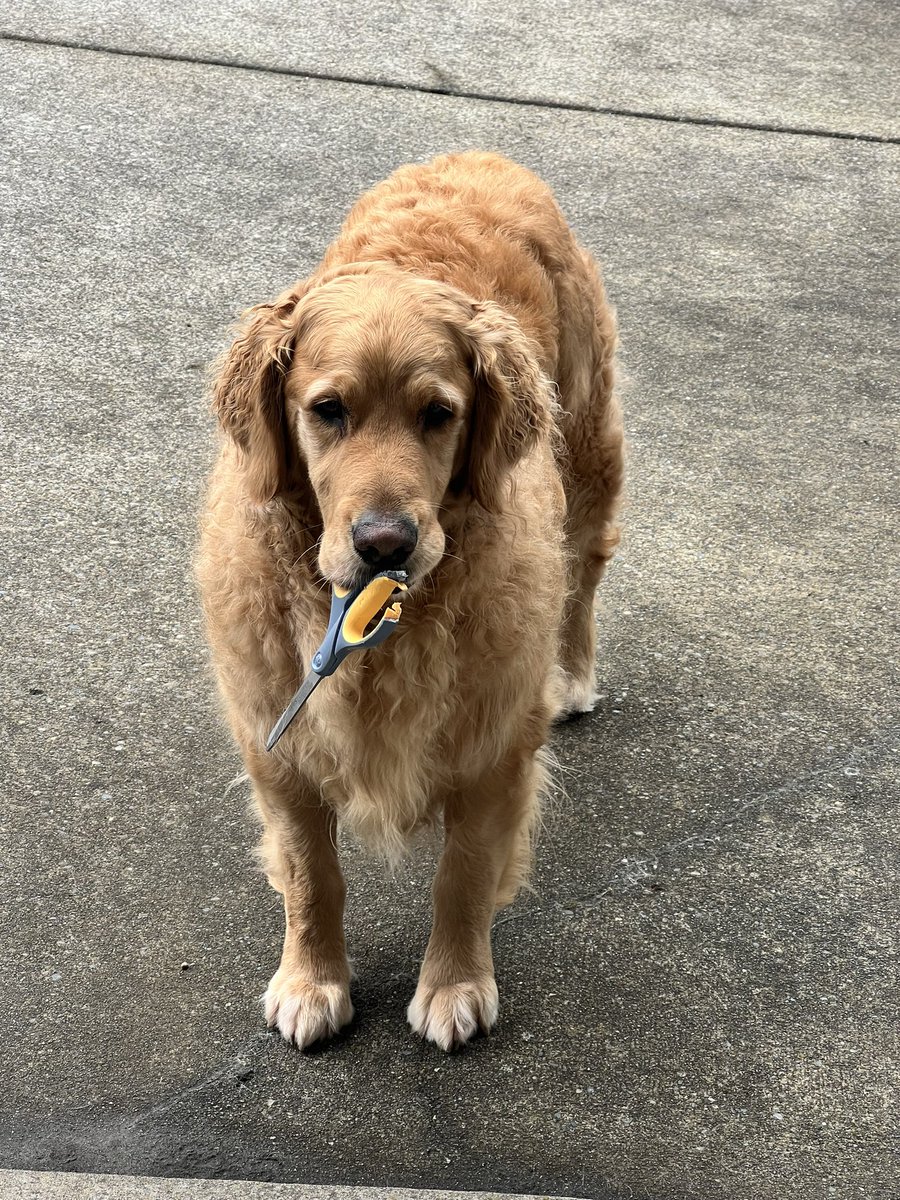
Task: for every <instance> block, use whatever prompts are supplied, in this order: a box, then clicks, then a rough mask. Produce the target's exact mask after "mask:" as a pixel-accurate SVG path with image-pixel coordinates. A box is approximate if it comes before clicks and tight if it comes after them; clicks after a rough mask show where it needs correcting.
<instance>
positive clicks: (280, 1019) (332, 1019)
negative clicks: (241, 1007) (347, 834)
mask: <svg viewBox="0 0 900 1200" xmlns="http://www.w3.org/2000/svg"><path fill="white" fill-rule="evenodd" d="M249 765H251V773H252V775H253V777H254V780H255V783H256V787H255V797H256V802H257V804H258V806H259V809H260V812H261V813H262V816H263V820H264V821H265V834H264V837H263V845H262V854H263V859H264V862H265V866H266V870H267V873H268V876H269V882H270V883H271V884H272V886H273V887H274V888H275V889H276V891H279V892H281V893H282V894H283V896H284V915H285V930H284V949H283V950H282V954H281V965H280V966H279V968H278V970H277V971H276V972H275V974H274V976H273V977H272V980H271V982H270V983H269V986H268V988H267V990H266V994H265V996H264V997H263V1004H264V1006H265V1014H266V1021H267V1023H268V1024H269V1026H273V1025H277V1027H278V1029H279V1031H280V1032H281V1033H282V1034H283V1035H284V1037H286V1038H287V1039H288V1041H292V1042H295V1043H296V1044H297V1045H298V1046H300V1047H301V1048H302V1047H304V1046H309V1045H311V1044H312V1043H313V1042H317V1041H319V1040H320V1039H321V1038H324V1037H330V1036H331V1035H332V1034H333V1033H336V1032H337V1030H338V1029H340V1028H341V1026H342V1025H346V1024H347V1022H348V1021H349V1020H350V1019H351V1018H352V1016H353V1005H352V1004H351V1002H350V964H349V963H348V961H347V951H346V946H345V943H344V899H345V896H346V890H347V889H346V885H345V883H344V877H343V875H342V874H341V868H340V863H339V862H338V855H337V845H336V841H337V839H336V819H335V815H334V812H333V811H332V810H331V809H330V808H329V807H328V806H327V805H326V804H325V803H324V802H323V801H322V799H321V798H320V796H319V795H318V793H317V789H315V788H313V787H312V786H311V785H310V784H309V783H307V782H305V781H303V780H301V779H300V778H299V777H298V776H297V775H295V774H294V773H293V772H290V773H287V772H283V771H281V770H279V768H278V767H277V766H275V765H274V764H272V765H269V764H268V763H266V762H264V760H260V761H258V762H257V763H254V764H249ZM254 767H256V769H255V770H254V769H253V768H254Z"/></svg>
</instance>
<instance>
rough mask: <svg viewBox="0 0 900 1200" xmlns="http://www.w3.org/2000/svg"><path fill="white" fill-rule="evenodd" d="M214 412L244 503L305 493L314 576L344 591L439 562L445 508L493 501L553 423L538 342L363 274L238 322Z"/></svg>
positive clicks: (330, 281) (418, 573)
mask: <svg viewBox="0 0 900 1200" xmlns="http://www.w3.org/2000/svg"><path fill="white" fill-rule="evenodd" d="M214 407H215V409H216V411H217V413H218V415H219V419H220V421H221V423H222V425H223V427H224V429H225V432H226V433H227V434H228V436H229V437H230V438H232V439H233V441H234V442H235V443H236V444H237V446H238V447H239V448H240V450H241V464H242V471H243V479H244V487H245V491H246V494H247V497H248V499H249V500H251V501H253V502H256V503H260V504H264V503H266V502H268V501H269V500H271V499H273V498H274V497H276V496H278V495H279V494H281V493H294V494H295V495H296V494H297V493H305V499H306V501H307V504H308V507H309V508H311V509H312V510H313V511H317V516H318V520H319V521H320V522H321V525H322V528H323V533H322V539H321V546H320V551H319V567H320V570H321V572H322V574H323V575H324V576H325V578H326V579H328V580H330V581H331V582H333V583H338V584H342V585H345V586H350V585H353V584H357V583H360V582H363V581H364V580H365V579H367V578H368V577H369V576H371V575H372V574H374V573H376V572H378V571H380V570H384V569H386V568H392V569H403V570H406V571H408V572H409V575H410V579H411V582H412V583H415V582H417V581H418V580H420V579H421V578H422V577H423V576H425V575H426V574H427V573H428V572H429V571H431V570H433V569H434V567H435V566H436V565H437V564H438V562H440V560H441V558H442V556H443V554H444V542H445V534H444V530H443V528H442V524H441V516H442V513H443V512H444V511H445V508H446V506H448V505H454V506H455V505H458V504H459V503H460V502H465V501H466V500H467V499H470V500H474V501H476V502H477V503H479V504H480V505H482V506H483V507H484V508H486V509H488V510H497V509H498V508H500V507H501V506H502V502H503V496H504V492H505V487H506V483H507V477H508V475H509V472H510V470H511V469H512V467H513V466H514V465H515V464H516V462H517V461H519V459H520V458H522V456H523V455H524V454H526V453H527V452H528V451H529V449H531V448H532V446H533V445H534V444H535V442H536V441H537V440H538V439H539V438H540V437H542V436H544V435H545V434H546V433H547V432H548V430H549V428H550V421H551V399H550V394H549V385H548V382H547V379H546V377H545V376H544V375H543V373H542V372H541V370H540V368H539V366H538V363H537V360H536V358H535V354H534V351H533V349H532V347H531V343H530V342H529V341H528V339H527V338H526V337H525V335H524V334H523V332H522V330H521V328H520V326H519V325H518V323H517V322H516V321H515V319H514V318H513V317H511V316H510V315H508V314H507V313H506V312H504V310H503V309H502V308H500V307H499V306H498V305H496V304H494V303H492V302H490V301H485V302H479V301H473V300H470V299H468V298H467V297H466V296H465V295H463V293H461V292H459V291H457V290H456V289H454V288H452V287H449V286H447V285H445V284H442V283H436V282H433V281H431V280H425V279H420V278H418V277H415V276H411V275H408V274H405V273H403V272H401V271H399V270H392V269H389V268H377V267H374V266H372V265H369V264H358V265H356V266H351V267H344V268H342V269H340V270H338V271H336V272H332V273H330V274H329V275H326V276H324V277H321V278H319V279H318V280H316V281H315V282H314V283H312V284H309V283H307V284H303V285H300V286H299V287H298V288H295V289H293V290H291V291H290V292H287V293H285V294H284V295H283V296H281V297H279V299H278V300H277V301H276V302H275V303H274V304H266V305H260V306H258V307H257V308H254V309H251V310H250V311H249V313H247V314H246V318H245V323H244V325H243V327H242V329H241V331H240V332H239V334H238V336H237V338H236V340H235V342H234V344H233V345H232V347H231V349H230V351H229V352H228V354H227V356H226V358H225V360H224V363H223V365H222V368H221V370H220V372H219V374H218V378H217V381H216V384H215V390H214Z"/></svg>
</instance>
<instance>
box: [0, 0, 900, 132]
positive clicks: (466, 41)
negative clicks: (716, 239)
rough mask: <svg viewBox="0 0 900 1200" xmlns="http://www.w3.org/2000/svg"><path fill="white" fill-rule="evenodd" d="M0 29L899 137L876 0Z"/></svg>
mask: <svg viewBox="0 0 900 1200" xmlns="http://www.w3.org/2000/svg"><path fill="white" fill-rule="evenodd" d="M0 32H3V33H8V34H18V35H23V36H31V37H42V38H49V39H51V40H57V39H67V40H70V41H75V42H78V43H79V44H82V43H87V44H93V45H101V46H109V47H115V48H117V49H120V50H124V51H129V52H130V51H134V50H136V51H139V52H146V53H151V54H174V55H179V56H187V57H189V58H190V57H213V58H220V59H223V60H225V61H227V62H236V63H250V64H252V65H255V66H262V67H269V68H273V69H276V70H293V71H307V72H312V73H314V74H330V75H338V76H341V77H349V78H353V79H360V80H377V81H382V82H392V83H395V84H399V85H401V86H402V85H406V86H413V87H423V88H431V89H437V90H439V91H449V92H456V93H458V92H480V93H486V94H488V95H491V96H512V97H520V98H525V99H530V100H538V101H552V102H561V103H568V104H581V105H589V106H591V107H600V108H614V109H631V110H637V111H649V112H654V113H660V114H663V115H669V116H674V117H682V118H684V117H686V118H691V119H701V120H718V121H722V120H725V121H737V122H741V123H748V122H749V123H756V124H764V125H776V126H788V127H797V126H799V127H803V128H813V129H820V130H830V131H839V132H842V133H845V134H854V135H858V136H859V135H869V136H876V137H888V138H890V137H893V138H895V139H896V138H897V137H898V136H900V117H898V110H897V103H896V91H895V84H894V81H895V80H896V79H897V77H898V75H900V10H898V7H897V5H896V4H891V3H888V2H886V0H855V2H854V3H852V4H849V3H841V2H839V0H804V2H803V3H800V4H791V5H785V4H782V3H778V0H753V3H746V2H744V3H742V2H741V0H689V2H686V3H680V4H672V3H670V2H669V0H642V2H641V3H640V4H634V3H631V2H630V0H609V2H604V3H602V4H599V3H594V4H584V3H581V2H580V0H553V3H550V4H547V3H538V2H537V0H506V2H505V3H503V4H499V5H496V4H495V5H486V4H480V3H478V2H477V0H463V2H462V3H457V4H453V5H448V4H445V3H443V0H417V2H416V3H415V4H404V5H398V4H395V3H393V2H392V0H365V3H364V4H361V5H357V4H353V5H350V4H346V3H344V0H322V2H320V3H316V4H306V5H303V6H302V7H301V8H298V7H297V5H295V4H291V3H289V2H288V0H262V2H261V3H255V4H252V5H248V4H246V3H243V2H242V0H200V2H199V3H196V4H191V5H190V6H184V5H178V4H160V3H155V4H149V5H148V4H146V3H144V2H143V0H107V2H106V3H104V4H103V5H98V4H96V3H94V2H93V0H59V2H58V3H55V4H53V5H41V4H35V3H34V0H6V2H5V4H4V8H3V15H2V17H0Z"/></svg>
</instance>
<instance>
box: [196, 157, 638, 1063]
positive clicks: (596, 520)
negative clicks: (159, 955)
mask: <svg viewBox="0 0 900 1200" xmlns="http://www.w3.org/2000/svg"><path fill="white" fill-rule="evenodd" d="M615 349H616V328H615V319H614V315H613V312H612V310H611V309H610V307H609V305H608V304H607V301H606V298H605V294H604V289H603V285H602V283H601V280H600V276H599V272H598V270H597V268H596V266H595V264H594V261H593V259H592V258H591V256H590V255H589V254H588V253H586V252H585V251H584V250H583V249H581V248H580V247H579V245H578V243H577V242H576V240H575V238H574V236H573V235H572V233H571V231H570V229H569V227H568V226H567V224H566V222H565V220H564V218H563V216H562V214H561V212H560V210H559V208H558V206H557V204H556V202H555V200H554V198H553V195H552V194H551V192H550V190H549V189H548V188H547V187H546V186H545V185H544V184H543V183H542V182H541V181H540V180H539V179H538V178H536V177H535V176H534V175H533V174H531V173H530V172H529V171H527V170H525V169H524V168H522V167H520V166H517V165H516V164H514V163H512V162H510V161H508V160H507V159H505V158H502V157H499V156H497V155H493V154H487V153H466V154H456V155H449V156H446V157H442V158H438V159H436V160H435V161H434V162H431V163H428V164H426V165H416V166H407V167H404V168H402V169H401V170H398V171H397V172H396V173H395V174H393V175H391V176H390V178H389V179H387V180H385V181H384V182H383V183H380V184H379V185H378V186H377V187H375V188H373V189H372V190H371V191H370V192H368V193H366V194H365V195H364V196H363V197H362V198H361V199H360V200H359V201H358V203H357V204H356V206H355V207H354V208H353V210H352V211H351V212H350V214H349V216H348V217H347V220H346V222H345V223H344V226H343V228H342V229H341V231H340V233H339V234H338V237H337V239H336V240H335V241H334V242H333V243H332V245H331V246H330V248H329V249H328V251H327V253H326V254H325V257H324V260H323V261H322V264H321V266H320V267H319V268H318V269H317V270H316V271H315V273H314V274H313V275H311V276H310V278H309V279H306V280H304V281H303V282H302V283H298V284H296V285H295V286H294V287H291V288H289V289H288V290H287V291H286V292H284V293H283V294H282V295H281V296H279V297H278V299H277V300H275V301H274V302H273V303H271V304H262V305H259V306H257V307H255V308H252V309H250V310H249V312H248V313H246V314H245V318H244V322H243V325H242V327H241V328H240V329H239V331H238V334H237V337H236V339H235V341H234V343H233V345H232V346H231V349H230V350H229V351H228V352H227V354H226V355H225V357H224V359H223V361H222V363H221V365H220V367H219V369H218V373H217V377H216V380H215V384H214V400H213V402H214V408H215V411H216V412H217V414H218V417H219V420H220V422H221V425H222V429H223V430H224V435H225V436H224V439H223V445H222V449H221V454H220V457H219V459H218V462H217V464H216V466H215V468H214V470H213V472H212V476H211V479H210V483H209V493H208V498H207V505H206V512H205V516H204V518H203V522H202V534H201V545H200V552H199V556H198V561H197V571H198V579H199V584H200V589H201V594H202V597H203V604H204V610H205V615H206V624H207V630H208V637H209V642H210V646H211V648H212V654H213V659H214V662H215V666H216V670H217V673H218V679H219V683H220V687H221V692H222V695H223V697H224V701H225V707H226V709H227V714H228V719H229V722H230V725H231V728H232V731H233V733H234V736H235V738H236V740H237V743H238V746H239V747H240V750H241V753H242V755H243V758H244V762H245V764H246V767H247V771H248V772H249V775H250V777H251V779H252V782H253V790H254V797H255V801H256V804H257V805H258V808H259V811H260V813H261V816H262V820H263V822H264V835H263V844H262V854H263V858H264V863H265V866H266V869H267V873H268V876H269V880H270V882H271V884H272V886H273V887H274V888H276V889H277V890H278V891H279V892H281V893H282V894H283V896H284V908H285V936H284V949H283V952H282V956H281V965H280V966H279V968H278V970H277V971H276V973H275V975H274V977H273V979H272V981H271V982H270V984H269V987H268V990H267V992H266V995H265V997H264V1005H265V1013H266V1018H267V1020H268V1022H269V1024H270V1025H277V1027H278V1029H279V1030H280V1031H281V1033H282V1034H283V1035H284V1037H286V1038H287V1039H289V1040H292V1041H294V1042H295V1043H296V1044H297V1045H298V1046H301V1047H302V1046H307V1045H309V1044H310V1043H312V1042H314V1041H316V1040H318V1039H320V1038H322V1037H325V1036H328V1035H330V1034H332V1033H334V1032H335V1031H336V1030H338V1029H339V1028H340V1027H341V1026H343V1025H344V1024H346V1023H347V1022H348V1021H349V1020H350V1019H351V1017H352V1015H353V1006H352V1004H351V1000H350V975H351V973H350V967H349V964H348V961H347V953H346V948H345V942H344V931H343V907H344V897H345V891H346V889H345V884H344V879H343V876H342V874H341V868H340V865H339V861H338V852H337V848H336V847H337V838H336V833H337V827H338V825H339V824H341V825H343V826H346V827H348V828H349V829H350V830H352V831H353V832H354V833H355V834H356V835H358V836H359V837H360V838H361V839H362V840H363V841H364V842H365V843H368V844H369V845H370V846H372V847H374V848H375V849H376V850H378V851H380V852H382V853H384V854H385V855H387V856H388V857H391V858H395V857H397V856H398V855H400V854H401V853H403V851H404V850H405V849H406V848H407V846H408V845H409V843H410V841H411V839H412V838H413V835H414V834H415V833H416V831H417V830H419V829H420V828H422V827H423V826H426V825H434V824H436V823H439V822H441V821H442V822H443V829H444V844H443V851H442V856H441V859H440V864H439V866H438V869H437V874H436V877H435V880H434V887H433V902H434V912H433V926H432V932H431V937H430V940H429V942H428V947H427V949H426V951H425V957H424V961H423V963H422V968H421V972H420V975H419V981H418V986H417V988H416V992H415V995H414V997H413V999H412V1002H411V1004H410V1006H409V1010H408V1019H409V1022H410V1024H411V1026H412V1028H413V1029H414V1030H415V1031H416V1032H417V1033H418V1034H420V1035H422V1036H423V1037H425V1038H428V1039H430V1040H431V1041H433V1042H436V1043H437V1044H438V1045H439V1046H441V1047H443V1048H444V1049H450V1048H452V1047H455V1046H459V1045H461V1044H462V1043H464V1042H466V1041H467V1040H468V1039H469V1038H470V1037H471V1036H472V1035H473V1034H474V1033H475V1032H476V1031H477V1030H479V1029H481V1030H484V1031H487V1030H488V1029H490V1027H491V1026H492V1025H493V1024H494V1022H495V1020H496V1018H497V1009H498V996H497V986H496V983H495V981H494V969H493V961H492V955H491V923H492V919H493V916H494V913H495V911H496V910H497V908H498V907H499V906H501V905H505V904H508V903H509V902H510V901H511V900H512V898H513V897H514V895H515V894H516V890H517V888H518V887H519V885H520V884H521V883H522V882H523V879H524V877H525V875H526V874H527V871H528V867H529V864H530V859H531V841H532V832H533V827H534V822H535V817H536V812H537V806H538V802H539V798H540V794H541V790H542V786H543V784H544V770H543V766H542V757H541V748H542V746H543V745H544V742H545V740H546V738H547V735H548V730H549V726H550V723H551V721H552V720H553V719H554V717H560V716H565V715H568V714H571V713H574V712H577V711H586V710H588V709H590V708H591V707H592V705H593V703H594V701H595V695H594V620H593V601H594V592H595V589H596V586H597V583H598V581H599V579H600V576H601V574H602V572H603V569H604V566H605V564H606V562H607V560H608V559H609V558H610V556H611V555H612V553H613V551H614V549H615V546H616V544H617V541H618V529H617V513H618V504H619V495H620V491H621V485H622V473H623V467H622V424H621V415H620V409H619V404H618V401H617V399H616V395H615V390H614V384H615V379H614V371H615V368H614V356H615ZM386 566H391V567H394V568H396V567H402V569H404V570H405V571H407V572H408V575H409V584H410V590H409V592H408V595H407V596H406V597H405V599H404V601H403V614H402V618H401V621H400V623H399V627H398V630H397V632H396V633H395V634H394V635H393V637H392V638H391V639H390V640H389V641H387V642H386V643H385V644H384V645H383V646H380V647H378V648H377V649H370V650H364V651H361V652H358V653H357V654H355V655H351V656H350V657H349V658H348V659H347V661H346V662H345V663H344V664H343V665H342V666H341V667H340V668H339V669H338V671H337V673H336V674H335V675H333V676H332V677H330V678H329V679H327V680H326V681H325V682H324V683H323V684H322V685H321V686H320V687H319V688H318V690H317V691H316V692H315V694H314V695H313V696H312V698H311V699H310V700H309V702H308V703H307V705H306V706H305V707H304V708H303V709H302V710H301V712H300V715H299V717H298V718H297V720H296V721H295V722H294V723H293V724H292V725H291V726H290V728H289V730H288V731H287V733H286V734H285V736H284V737H283V738H282V739H281V741H280V742H279V743H278V744H277V746H276V747H275V748H274V749H273V751H272V752H271V753H267V752H266V750H265V742H266V736H267V734H268V733H269V730H270V729H271V728H272V726H273V725H274V723H275V721H276V719H277V718H278V716H279V714H280V713H281V712H282V710H283V709H284V708H285V706H286V704H287V702H288V700H289V699H290V697H291V695H292V694H293V692H294V691H295V689H296V688H297V686H298V683H299V681H300V680H301V679H302V678H303V677H304V676H305V675H306V673H307V671H308V669H309V663H310V659H311V656H312V654H313V653H314V651H315V648H316V646H317V645H318V643H319V641H320V640H321V638H322V636H323V634H324V631H325V628H326V625H327V622H328V615H329V598H330V585H331V584H336V585H340V586H344V587H349V586H352V585H358V584H359V583H361V582H363V581H365V580H367V579H368V578H370V577H371V576H372V575H373V574H375V573H377V572H378V571H379V570H381V569H382V568H384V567H386Z"/></svg>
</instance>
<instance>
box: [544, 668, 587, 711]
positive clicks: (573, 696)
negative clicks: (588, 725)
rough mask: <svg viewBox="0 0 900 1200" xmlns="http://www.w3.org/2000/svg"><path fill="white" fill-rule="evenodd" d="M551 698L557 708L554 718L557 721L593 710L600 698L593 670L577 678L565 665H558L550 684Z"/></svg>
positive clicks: (553, 705)
mask: <svg viewBox="0 0 900 1200" xmlns="http://www.w3.org/2000/svg"><path fill="white" fill-rule="evenodd" d="M550 699H551V704H552V707H553V708H554V709H555V716H554V718H553V719H554V720H555V721H557V722H560V721H568V720H570V719H571V718H572V717H577V716H581V715H582V714H583V713H589V712H593V711H594V707H595V705H596V703H597V701H598V699H599V696H598V695H597V690H596V688H595V687H594V676H593V672H592V673H591V674H590V675H588V676H586V677H585V678H584V679H576V678H575V677H574V675H571V674H570V673H569V672H568V671H566V670H565V669H564V668H563V667H557V668H556V671H555V673H554V677H553V680H552V682H551V686H550Z"/></svg>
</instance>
